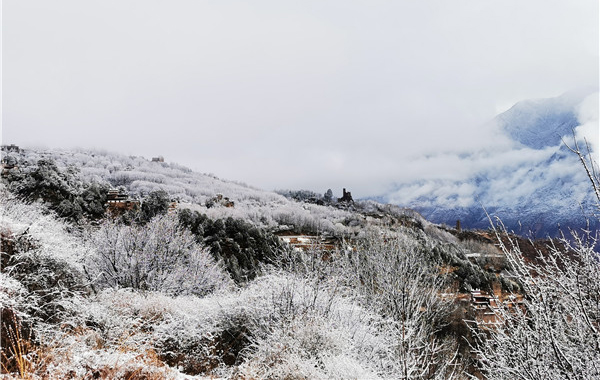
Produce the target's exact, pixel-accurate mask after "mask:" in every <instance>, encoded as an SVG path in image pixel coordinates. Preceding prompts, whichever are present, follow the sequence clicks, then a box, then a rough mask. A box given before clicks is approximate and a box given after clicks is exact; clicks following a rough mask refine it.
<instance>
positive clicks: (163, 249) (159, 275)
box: [87, 215, 230, 295]
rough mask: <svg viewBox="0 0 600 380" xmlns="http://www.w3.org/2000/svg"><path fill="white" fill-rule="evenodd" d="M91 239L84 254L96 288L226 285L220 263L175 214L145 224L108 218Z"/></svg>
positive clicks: (198, 290)
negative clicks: (91, 249) (92, 249)
mask: <svg viewBox="0 0 600 380" xmlns="http://www.w3.org/2000/svg"><path fill="white" fill-rule="evenodd" d="M90 241H91V243H92V244H93V245H94V246H95V247H96V250H95V253H94V254H92V255H90V257H89V258H88V260H87V270H88V276H89V278H90V280H93V281H94V283H95V285H96V286H98V287H100V288H105V287H129V288H133V289H139V290H152V291H162V292H165V293H167V294H196V295H205V294H208V293H210V292H213V291H215V290H219V289H223V288H226V287H227V286H229V285H230V280H229V278H228V276H227V275H226V274H225V273H224V272H223V270H222V269H221V265H220V264H219V263H218V262H216V261H215V260H214V259H213V258H212V257H211V256H210V254H209V253H208V252H207V250H206V249H204V248H203V247H201V246H200V245H198V244H197V243H196V242H195V239H194V236H193V235H192V234H191V233H190V232H189V231H186V230H184V229H181V228H180V227H179V224H178V220H177V217H176V216H173V215H164V216H159V217H156V218H154V219H152V220H151V221H150V222H149V223H147V224H145V225H124V224H121V223H118V222H115V221H106V222H104V223H103V224H102V225H101V226H100V228H99V229H98V230H97V231H94V232H93V233H92V234H91V237H90Z"/></svg>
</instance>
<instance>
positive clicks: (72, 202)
mask: <svg viewBox="0 0 600 380" xmlns="http://www.w3.org/2000/svg"><path fill="white" fill-rule="evenodd" d="M7 182H8V183H9V186H8V188H9V189H10V190H11V191H12V192H13V193H15V194H17V195H18V196H19V197H20V198H21V199H23V200H26V201H28V202H34V201H37V200H41V201H43V202H45V203H46V204H47V205H48V207H49V208H50V209H51V210H53V211H55V212H56V213H57V214H58V215H59V216H61V217H64V218H67V219H68V220H70V221H78V220H80V219H81V218H82V217H84V216H85V217H88V218H92V219H98V218H101V217H103V216H104V204H105V203H106V193H107V191H108V189H109V187H108V185H107V184H105V183H98V182H87V183H84V182H82V181H81V178H80V176H79V171H78V169H77V168H75V167H74V166H69V167H67V168H64V169H60V168H59V167H58V166H57V165H56V163H55V162H54V160H52V159H41V160H39V161H37V164H36V165H23V167H22V170H21V171H11V172H10V173H9V175H8V176H7Z"/></svg>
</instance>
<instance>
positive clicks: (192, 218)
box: [179, 210, 283, 282]
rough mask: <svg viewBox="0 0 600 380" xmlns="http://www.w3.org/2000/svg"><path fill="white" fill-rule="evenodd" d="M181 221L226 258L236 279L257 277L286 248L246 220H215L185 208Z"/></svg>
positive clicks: (216, 255) (215, 254) (204, 242)
mask: <svg viewBox="0 0 600 380" xmlns="http://www.w3.org/2000/svg"><path fill="white" fill-rule="evenodd" d="M179 222H180V223H181V225H182V226H184V227H185V228H186V229H188V230H189V231H191V232H192V233H193V234H194V236H195V237H196V239H197V241H198V242H201V243H203V244H205V245H206V246H207V247H208V248H209V249H210V252H211V253H212V255H213V256H214V257H215V258H216V259H218V260H222V261H223V263H224V264H225V267H226V268H227V271H228V272H229V273H230V274H231V276H232V278H233V279H234V280H235V281H236V282H242V281H247V280H251V279H254V278H255V277H256V276H257V274H259V273H260V270H261V266H262V265H265V264H270V263H273V262H274V260H275V258H276V256H277V255H278V253H279V252H280V251H281V250H282V249H283V246H282V245H281V243H280V242H279V239H278V238H277V237H276V236H274V235H273V234H271V233H268V232H267V231H264V230H261V229H259V228H257V227H255V226H253V225H251V224H249V223H247V222H245V221H243V220H239V219H233V218H226V219H217V220H212V219H210V218H209V217H207V216H206V215H204V214H200V213H199V212H191V211H190V210H181V211H180V212H179Z"/></svg>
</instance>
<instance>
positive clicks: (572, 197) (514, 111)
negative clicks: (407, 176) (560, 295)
mask: <svg viewBox="0 0 600 380" xmlns="http://www.w3.org/2000/svg"><path fill="white" fill-rule="evenodd" d="M597 91H598V90H597V89H583V90H579V91H574V92H569V93H566V94H563V95H561V96H559V97H555V98H549V99H537V100H525V101H521V102H519V103H517V104H515V105H514V106H513V107H511V108H510V109H509V110H508V111H506V112H504V113H502V114H499V115H498V116H496V118H495V119H494V120H493V121H492V123H490V125H488V127H491V126H495V127H497V128H498V130H499V131H501V133H502V134H503V135H504V136H505V137H508V139H510V142H511V146H510V147H508V148H506V149H505V150H504V151H502V152H484V153H481V152H479V153H477V154H476V153H466V154H465V153H463V154H462V155H461V162H463V163H464V164H465V165H469V164H473V165H471V166H473V167H478V169H477V170H474V171H473V172H472V173H471V174H470V176H469V178H468V179H467V180H460V181H458V180H429V181H419V182H416V183H415V182H412V183H398V184H396V185H395V186H394V187H393V189H392V191H390V192H388V193H386V194H384V195H382V196H380V197H377V198H376V199H377V200H378V201H380V202H391V203H396V204H400V202H398V200H399V199H407V198H408V199H409V200H408V201H407V202H406V203H403V204H401V205H402V206H405V207H411V208H414V209H415V210H417V211H419V212H421V213H422V215H423V216H424V217H425V218H427V219H428V220H430V221H432V222H434V223H444V224H448V225H450V226H454V225H455V223H456V221H457V220H460V221H461V223H462V226H464V227H465V228H482V229H485V228H488V227H490V220H489V218H488V215H487V214H486V211H487V212H488V213H489V214H490V216H491V217H492V218H493V219H494V218H495V217H498V218H500V219H501V220H502V222H503V223H504V224H505V225H506V227H507V228H508V229H509V230H512V231H514V232H516V233H519V234H521V235H533V237H544V236H546V235H550V236H556V235H557V234H558V233H559V231H560V230H561V229H566V228H580V227H585V226H586V215H590V213H591V212H592V211H593V208H592V204H593V201H592V198H591V191H590V190H591V189H590V186H589V180H588V179H587V177H586V175H585V172H584V170H583V168H582V167H581V164H580V162H579V161H578V158H577V157H576V156H575V155H574V154H573V153H572V152H570V151H569V150H568V149H567V148H566V147H565V146H564V143H563V139H564V140H565V141H566V142H569V141H572V139H573V131H574V130H575V129H576V128H577V127H578V126H579V125H580V124H581V122H580V120H578V112H579V107H580V105H581V104H582V102H583V101H584V99H585V98H586V97H587V96H589V95H590V94H593V93H594V92H597ZM482 154H483V155H484V158H485V159H486V160H487V161H490V162H492V163H493V164H489V165H487V166H485V165H480V161H478V160H480V159H481V155H482ZM421 188H431V189H434V190H433V191H430V192H424V191H419V190H418V189H421ZM415 189H417V190H415ZM461 189H462V190H461ZM410 192H413V193H420V194H423V193H425V195H422V196H418V197H412V198H411V197H410ZM407 194H408V196H407ZM439 194H444V196H440V195H439ZM448 194H450V195H448ZM400 195H402V197H403V198H402V197H401V196H400ZM461 202H462V203H470V204H468V205H466V206H463V205H460V203H461ZM484 208H485V210H484ZM596 224H597V222H596ZM591 227H592V228H598V227H600V226H598V225H592V226H591Z"/></svg>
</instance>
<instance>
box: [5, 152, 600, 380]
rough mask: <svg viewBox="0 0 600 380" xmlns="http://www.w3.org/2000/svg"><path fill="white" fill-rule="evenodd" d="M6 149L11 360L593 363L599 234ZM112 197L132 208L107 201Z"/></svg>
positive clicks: (108, 369) (419, 371)
mask: <svg viewBox="0 0 600 380" xmlns="http://www.w3.org/2000/svg"><path fill="white" fill-rule="evenodd" d="M10 156H11V162H12V163H15V164H13V165H11V166H12V168H11V169H10V170H8V171H6V172H5V173H3V177H2V183H1V184H0V213H1V219H0V238H1V262H2V267H1V271H0V304H1V307H2V311H1V313H2V326H1V327H2V330H1V332H2V337H1V338H2V342H3V344H2V349H1V355H2V368H1V371H2V373H4V374H9V375H10V376H15V377H21V378H64V379H68V378H73V379H80V378H85V379H95V378H106V379H113V378H117V379H176V378H190V377H199V378H200V377H217V378H239V379H246V378H306V379H314V378H340V379H342V378H343V379H347V378H360V379H364V378H369V379H371V378H400V379H448V378H457V379H467V378H472V377H473V376H476V377H479V378H528V379H533V378H537V379H539V378H594V377H598V376H600V368H599V367H598V366H597V363H600V337H599V334H598V325H599V322H600V308H599V307H598V305H600V288H598V284H599V283H600V281H598V273H600V272H599V270H600V267H599V260H598V253H597V248H596V238H597V236H596V235H597V231H587V232H586V233H584V234H576V235H573V237H572V238H570V239H564V240H563V241H562V243H561V244H559V243H558V242H554V241H550V242H549V243H547V244H546V243H543V244H542V243H540V242H537V243H535V244H534V243H529V242H527V241H526V240H523V239H519V238H517V237H515V236H511V235H508V234H505V233H503V231H502V230H501V229H495V230H494V229H490V230H487V231H459V230H456V229H449V228H447V227H443V226H438V225H434V224H432V223H430V222H428V221H427V220H425V219H424V218H422V217H421V216H420V215H419V214H418V213H416V212H414V211H412V210H409V209H402V208H399V207H397V206H390V205H383V204H379V203H377V202H373V201H351V200H348V199H344V198H342V199H340V200H338V199H336V198H335V197H333V196H332V194H331V192H330V191H328V192H326V193H325V194H324V195H323V196H321V195H318V194H309V193H308V192H294V191H285V192H281V193H282V194H283V195H282V194H277V193H272V192H265V191H261V190H258V189H255V188H252V187H249V186H246V185H243V184H240V183H235V182H230V181H224V180H220V179H218V178H216V177H214V176H210V175H204V174H199V173H195V172H193V171H191V170H189V169H186V168H184V167H181V166H179V165H176V164H169V163H164V162H151V161H148V160H146V159H143V158H140V157H124V156H119V155H116V154H110V153H106V152H85V151H33V150H25V151H20V152H11V153H10ZM592 179H593V180H594V181H595V184H596V185H598V180H597V178H595V177H593V178H592ZM111 189H112V190H114V189H118V191H116V192H109V190H111ZM115 194H118V196H119V197H121V196H122V197H123V198H127V200H124V199H121V198H119V199H121V200H120V201H122V203H119V204H122V205H126V207H123V208H118V207H115V206H114V205H115V204H117V203H118V202H117V203H113V206H111V203H110V202H112V201H113V198H111V197H114V196H115ZM126 202H128V203H126ZM599 204H600V200H599ZM111 207H112V208H111ZM290 235H293V236H301V237H302V238H305V239H309V240H310V239H313V240H315V241H318V239H319V238H321V237H327V238H328V239H329V240H328V241H330V242H332V243H331V245H332V246H333V248H331V247H330V246H328V247H327V248H324V247H322V246H319V245H315V246H313V248H312V249H308V250H305V249H299V248H297V247H293V246H290V245H288V244H286V243H284V241H283V239H281V238H280V237H284V236H290ZM525 247H529V248H528V249H529V251H528V254H527V255H523V254H522V252H521V251H522V248H525ZM541 248H544V249H541ZM480 294H488V295H490V296H489V297H488V298H487V301H486V302H487V303H481V302H479V301H477V300H478V299H480V298H482V297H481V295H480ZM590 363H591V364H590ZM595 363H596V364H595Z"/></svg>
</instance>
